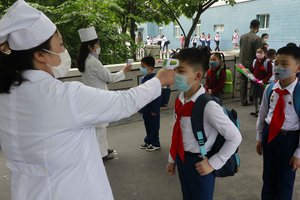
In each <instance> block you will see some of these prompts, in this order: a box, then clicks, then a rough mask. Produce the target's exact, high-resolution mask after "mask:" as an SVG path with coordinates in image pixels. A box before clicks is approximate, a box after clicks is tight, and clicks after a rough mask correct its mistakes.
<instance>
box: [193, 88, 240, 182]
mask: <svg viewBox="0 0 300 200" xmlns="http://www.w3.org/2000/svg"><path fill="white" fill-rule="evenodd" d="M209 101H215V102H217V103H218V104H219V101H218V99H217V98H215V97H212V96H209V95H206V94H202V95H200V96H199V97H198V98H197V100H196V102H195V104H194V107H193V110H192V115H191V123H192V129H193V133H194V136H195V138H196V140H197V141H198V143H199V146H200V153H201V155H202V156H206V157H208V158H210V157H211V156H213V155H214V154H216V153H217V152H219V151H220V149H221V148H222V146H223V144H224V142H225V138H224V137H223V136H222V135H221V134H218V136H217V138H216V141H215V143H214V145H213V147H212V149H211V150H210V151H209V152H207V153H206V150H205V146H204V145H205V142H206V141H207V138H206V135H205V132H204V126H203V115H204V108H205V106H206V104H207V103H208V102H209ZM223 110H224V113H225V114H226V115H227V116H228V117H229V119H230V120H231V121H232V122H233V123H234V124H235V126H236V127H237V128H238V129H239V126H240V123H239V119H238V115H237V112H236V111H235V110H233V109H232V110H229V109H228V108H225V107H223ZM239 167H240V157H239V155H238V149H237V150H236V151H235V153H234V154H233V155H232V156H231V157H230V158H229V159H228V160H227V162H226V163H225V165H224V166H223V167H222V168H221V169H218V170H215V171H214V172H213V173H214V174H215V176H216V177H227V176H234V174H235V173H237V172H238V169H239Z"/></svg>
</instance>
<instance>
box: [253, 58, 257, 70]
mask: <svg viewBox="0 0 300 200" xmlns="http://www.w3.org/2000/svg"><path fill="white" fill-rule="evenodd" d="M256 60H257V59H254V60H253V63H252V67H253V69H254V68H255V63H256Z"/></svg>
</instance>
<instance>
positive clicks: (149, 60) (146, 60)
mask: <svg viewBox="0 0 300 200" xmlns="http://www.w3.org/2000/svg"><path fill="white" fill-rule="evenodd" d="M141 62H142V63H145V64H146V65H147V66H148V67H153V68H154V66H155V59H154V58H153V56H145V57H144V58H142V60H141Z"/></svg>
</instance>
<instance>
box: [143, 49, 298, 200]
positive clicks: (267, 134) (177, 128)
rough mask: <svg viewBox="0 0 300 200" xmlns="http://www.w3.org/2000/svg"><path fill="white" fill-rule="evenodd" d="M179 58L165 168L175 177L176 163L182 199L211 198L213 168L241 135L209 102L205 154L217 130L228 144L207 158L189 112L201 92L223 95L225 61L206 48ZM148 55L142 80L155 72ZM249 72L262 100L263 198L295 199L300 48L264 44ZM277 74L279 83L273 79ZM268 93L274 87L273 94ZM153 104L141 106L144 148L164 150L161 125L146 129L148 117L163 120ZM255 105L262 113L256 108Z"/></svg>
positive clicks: (259, 124) (258, 147)
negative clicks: (266, 45)
mask: <svg viewBox="0 0 300 200" xmlns="http://www.w3.org/2000/svg"><path fill="white" fill-rule="evenodd" d="M275 54H276V57H275ZM175 58H176V59H178V60H179V66H178V67H177V68H175V72H176V73H175V82H174V87H175V88H176V89H178V90H179V91H180V94H179V96H178V97H177V98H176V101H175V118H176V122H175V124H174V128H173V135H172V143H171V148H170V154H169V161H168V164H167V172H168V173H169V174H170V175H174V174H175V171H176V167H177V171H178V174H179V179H180V183H181V189H182V194H183V199H184V200H199V199H205V200H210V199H213V192H214V185H215V175H214V174H213V171H214V170H217V169H220V168H221V167H222V166H223V165H224V164H225V162H226V160H228V158H229V157H230V156H231V155H232V154H233V153H234V152H235V150H236V148H237V147H238V146H239V145H240V143H241V139H242V137H241V134H240V132H239V130H238V129H237V127H236V126H235V125H234V124H233V123H232V121H231V120H230V119H229V118H228V117H227V116H226V114H225V113H224V111H223V109H222V107H221V106H220V105H219V104H217V103H216V102H215V101H210V102H209V103H208V104H207V105H206V107H205V109H204V116H203V124H204V130H205V133H206V136H207V141H206V142H205V149H206V151H207V152H209V151H210V150H211V148H212V146H213V144H214V142H215V140H216V137H217V135H218V134H220V135H222V136H223V137H224V138H225V143H224V145H223V146H222V148H221V150H220V151H219V152H217V153H216V154H214V155H212V156H211V157H209V158H206V157H203V156H201V154H200V152H201V150H200V149H199V144H198V141H197V140H196V139H195V137H194V133H193V129H192V125H191V113H192V110H193V106H194V103H195V101H196V100H197V98H198V97H199V96H201V95H214V96H216V97H218V98H220V99H222V85H223V84H224V76H226V74H225V72H224V61H223V59H222V57H221V55H220V54H219V53H213V54H210V53H209V51H208V50H207V49H206V48H202V49H198V48H187V49H182V50H181V51H180V52H179V53H178V54H177V55H176V56H175ZM274 58H275V60H274ZM148 59H149V58H144V59H143V60H142V62H141V65H142V67H141V71H142V72H143V74H144V78H143V81H146V80H148V79H149V78H151V76H153V75H152V74H153V68H154V62H152V63H151V64H149V63H150V62H148V61H147V60H148ZM265 62H266V64H264V63H265ZM208 68H209V69H208ZM207 70H208V72H207ZM219 70H220V73H219V75H218V76H217V72H218V71H219ZM251 70H252V71H253V73H254V75H255V76H256V78H258V79H260V80H261V82H258V83H256V85H255V88H254V90H256V93H257V98H258V99H260V100H261V102H262V104H261V106H260V110H259V112H256V113H255V114H257V115H258V120H257V145H256V151H257V153H258V154H259V155H262V154H263V189H262V194H261V198H262V199H263V200H291V199H292V195H293V187H294V181H295V174H296V170H297V169H298V168H300V142H299V134H300V122H299V116H300V114H299V112H300V111H299V110H297V108H299V107H300V106H299V102H296V101H295V95H296V92H297V94H298V95H299V94H300V86H299V79H298V78H297V76H296V74H297V73H299V71H300V48H298V47H289V46H287V47H283V48H281V49H279V50H278V52H277V53H276V52H275V51H274V50H269V51H266V49H264V48H260V49H258V50H257V59H256V60H255V61H254V62H253V67H252V69H251ZM273 71H274V73H273ZM206 72H207V80H206V86H203V85H202V84H201V80H202V79H203V77H204V75H205V74H206ZM273 75H274V78H275V79H276V80H275V81H274V80H272V76H273ZM216 80H218V81H216ZM270 80H272V82H271V84H269V86H267V88H268V87H270V88H269V89H265V90H264V86H265V85H266V84H268V83H269V82H270ZM267 91H271V92H270V95H269V94H268V92H267ZM155 101H159V100H155ZM152 103H154V102H152ZM152 103H151V104H149V105H147V106H146V107H145V108H144V109H143V117H144V120H145V127H146V132H147V136H146V138H145V144H143V145H142V146H141V148H143V149H144V148H145V149H147V148H149V146H150V147H151V146H152V148H153V149H155V150H156V149H159V148H160V145H159V143H157V141H159V139H158V130H159V127H155V128H156V129H155V131H154V129H153V132H151V131H150V129H149V127H148V126H149V125H150V121H147V120H150V119H154V118H155V117H156V118H155V119H159V117H157V116H159V109H158V107H156V106H154V105H153V104H152ZM296 104H297V105H298V107H297V106H296ZM159 105H160V104H159ZM154 108H156V109H154ZM255 108H256V110H255V111H258V106H255ZM146 121H147V122H146ZM153 123H154V124H159V123H158V122H153ZM147 127H148V128H147ZM157 128H158V129H157ZM151 138H152V139H151ZM150 151H151V150H150Z"/></svg>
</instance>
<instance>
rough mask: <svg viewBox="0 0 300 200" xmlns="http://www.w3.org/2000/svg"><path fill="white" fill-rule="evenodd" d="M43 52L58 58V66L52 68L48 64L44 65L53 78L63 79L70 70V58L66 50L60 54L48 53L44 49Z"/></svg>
mask: <svg viewBox="0 0 300 200" xmlns="http://www.w3.org/2000/svg"><path fill="white" fill-rule="evenodd" d="M44 51H46V52H48V53H51V54H54V55H57V56H59V58H60V64H59V65H57V66H52V65H50V64H48V63H47V64H46V65H47V66H48V67H50V68H51V70H52V72H53V74H54V77H55V78H61V77H64V76H65V75H66V74H67V73H68V72H69V70H70V68H71V57H70V54H69V52H68V50H67V49H66V50H65V51H64V52H62V53H55V52H52V51H49V50H47V49H44Z"/></svg>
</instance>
